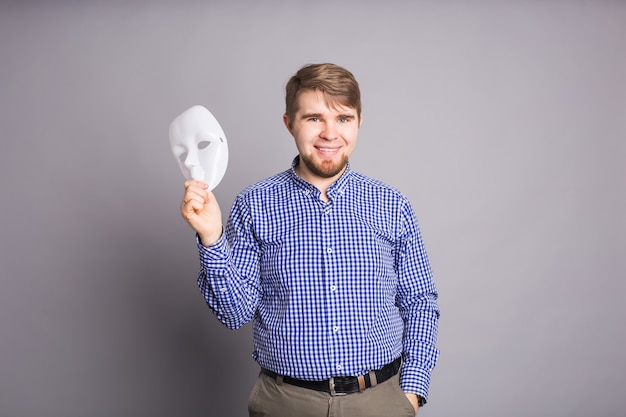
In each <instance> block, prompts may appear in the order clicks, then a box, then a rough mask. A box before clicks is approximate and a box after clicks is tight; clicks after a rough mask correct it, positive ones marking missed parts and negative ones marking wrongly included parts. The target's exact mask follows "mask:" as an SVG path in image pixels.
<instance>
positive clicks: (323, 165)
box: [300, 155, 348, 178]
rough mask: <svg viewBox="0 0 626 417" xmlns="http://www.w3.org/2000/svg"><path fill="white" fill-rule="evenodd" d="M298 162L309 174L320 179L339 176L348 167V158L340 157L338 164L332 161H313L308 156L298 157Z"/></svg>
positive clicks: (345, 156)
mask: <svg viewBox="0 0 626 417" xmlns="http://www.w3.org/2000/svg"><path fill="white" fill-rule="evenodd" d="M300 160H301V161H302V163H303V164H304V165H306V167H307V168H308V170H309V171H311V173H313V174H314V175H316V176H318V177H320V178H332V177H334V176H336V175H339V174H340V173H341V172H342V171H343V170H344V169H346V166H348V156H347V155H342V156H341V159H340V160H339V161H338V162H335V161H332V160H323V161H321V162H317V161H314V160H313V159H312V158H309V157H308V156H304V155H300Z"/></svg>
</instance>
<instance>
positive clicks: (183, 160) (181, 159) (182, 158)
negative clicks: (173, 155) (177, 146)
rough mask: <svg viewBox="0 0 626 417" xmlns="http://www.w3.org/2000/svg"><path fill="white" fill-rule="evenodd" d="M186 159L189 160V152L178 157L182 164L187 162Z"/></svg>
mask: <svg viewBox="0 0 626 417" xmlns="http://www.w3.org/2000/svg"><path fill="white" fill-rule="evenodd" d="M185 159H187V152H183V153H181V154H180V156H179V157H178V160H179V161H180V162H185Z"/></svg>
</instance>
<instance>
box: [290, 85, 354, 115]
mask: <svg viewBox="0 0 626 417" xmlns="http://www.w3.org/2000/svg"><path fill="white" fill-rule="evenodd" d="M342 99H343V97H336V96H330V95H328V94H324V93H323V92H321V91H319V90H303V91H301V92H300V94H299V95H298V113H307V114H308V113H322V112H324V113H325V112H332V113H336V114H344V115H356V113H357V111H356V109H355V108H354V107H352V106H350V105H348V104H342V103H341V100H342Z"/></svg>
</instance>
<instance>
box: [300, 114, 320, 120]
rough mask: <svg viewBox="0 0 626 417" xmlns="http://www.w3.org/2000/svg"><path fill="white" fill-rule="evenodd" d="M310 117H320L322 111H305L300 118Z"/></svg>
mask: <svg viewBox="0 0 626 417" xmlns="http://www.w3.org/2000/svg"><path fill="white" fill-rule="evenodd" d="M311 117H317V118H320V117H322V113H305V114H303V115H302V116H301V117H300V118H301V119H309V118H311Z"/></svg>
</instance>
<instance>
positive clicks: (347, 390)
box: [261, 358, 402, 395]
mask: <svg viewBox="0 0 626 417" xmlns="http://www.w3.org/2000/svg"><path fill="white" fill-rule="evenodd" d="M401 362H402V360H401V358H398V359H396V360H395V361H393V362H391V363H389V364H387V365H385V366H383V367H382V368H381V369H378V370H375V371H370V372H369V373H367V374H365V375H361V376H336V377H333V378H330V379H326V380H323V381H307V380H303V379H296V378H292V377H289V376H284V375H280V374H277V373H276V372H274V371H270V370H269V369H265V368H261V373H262V374H265V375H267V376H270V377H272V378H275V379H276V382H278V383H279V384H280V383H281V382H283V383H286V384H290V385H295V386H298V387H302V388H308V389H312V390H315V391H323V392H328V393H330V394H331V395H346V394H352V393H354V392H360V391H364V390H365V389H366V388H370V387H374V386H376V385H377V384H380V383H383V382H385V381H386V380H388V379H389V378H391V377H392V376H394V375H395V374H397V373H398V371H399V370H400V364H401Z"/></svg>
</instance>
